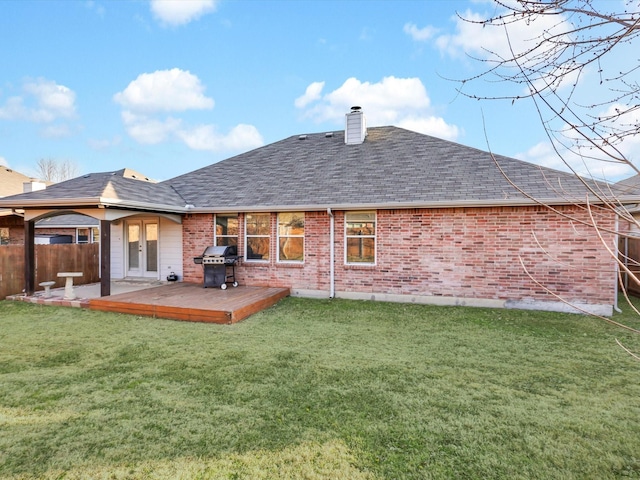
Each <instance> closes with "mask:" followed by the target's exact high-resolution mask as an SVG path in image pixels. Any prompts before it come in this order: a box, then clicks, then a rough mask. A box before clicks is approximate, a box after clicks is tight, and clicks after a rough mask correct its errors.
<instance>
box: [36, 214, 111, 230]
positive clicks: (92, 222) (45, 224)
mask: <svg viewBox="0 0 640 480" xmlns="http://www.w3.org/2000/svg"><path fill="white" fill-rule="evenodd" d="M99 224H100V221H99V220H98V219H97V218H93V217H89V216H87V215H80V214H76V213H72V214H67V215H57V216H55V217H47V218H43V219H42V220H38V221H37V222H36V228H78V227H97V226H98V225H99Z"/></svg>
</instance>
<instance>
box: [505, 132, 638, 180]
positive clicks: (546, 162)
mask: <svg viewBox="0 0 640 480" xmlns="http://www.w3.org/2000/svg"><path fill="white" fill-rule="evenodd" d="M633 143H635V145H631V143H629V144H627V145H626V147H629V149H636V151H637V147H639V146H640V140H638V141H633ZM558 148H559V153H558V152H556V151H555V150H554V148H553V145H552V144H551V142H548V141H545V142H540V143H538V144H536V145H534V146H533V147H531V148H529V149H528V150H527V151H525V152H520V153H517V154H515V155H514V157H515V158H518V159H520V160H524V161H526V162H530V163H535V164H536V165H541V166H543V167H548V168H553V169H556V170H562V171H565V172H572V173H573V172H575V173H577V174H579V175H583V176H584V177H587V178H594V179H597V180H605V181H608V182H615V181H618V180H621V179H623V178H625V177H628V176H630V175H633V174H634V173H635V172H634V171H633V170H632V168H631V167H630V166H629V165H626V164H624V163H614V162H610V161H606V160H604V159H597V158H590V157H591V154H590V155H587V156H580V155H578V153H577V152H572V151H569V150H568V149H566V148H564V147H562V146H559V147H558ZM631 160H633V159H631Z"/></svg>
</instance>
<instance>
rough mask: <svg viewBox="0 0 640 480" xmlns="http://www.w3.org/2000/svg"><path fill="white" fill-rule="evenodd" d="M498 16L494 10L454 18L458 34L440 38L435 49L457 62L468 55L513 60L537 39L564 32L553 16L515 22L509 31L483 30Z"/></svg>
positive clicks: (436, 39) (497, 28) (463, 14)
mask: <svg viewBox="0 0 640 480" xmlns="http://www.w3.org/2000/svg"><path fill="white" fill-rule="evenodd" d="M499 13H500V12H496V11H494V10H492V11H491V14H485V13H479V12H473V11H471V10H467V11H466V12H464V13H462V14H461V15H460V16H455V17H452V18H453V20H454V21H455V33H453V34H443V35H439V36H437V37H436V38H435V45H436V47H437V48H438V49H439V50H440V51H441V52H442V53H445V54H448V55H449V56H451V57H454V58H461V57H464V56H465V55H471V56H473V57H476V58H482V59H488V58H495V57H499V58H511V57H513V55H514V54H515V55H518V54H520V53H524V52H525V51H526V50H527V49H529V48H532V47H534V46H535V45H536V44H537V42H536V39H539V38H540V37H542V36H549V35H553V34H555V33H558V32H560V31H561V29H562V27H561V25H562V20H563V19H562V17H559V16H554V15H548V16H544V15H543V16H540V17H539V18H537V19H536V21H535V22H514V23H511V24H510V25H508V26H507V28H506V30H505V27H504V26H499V25H487V26H483V25H482V24H481V23H480V22H482V21H483V20H486V19H488V18H489V17H490V16H492V15H496V14H499ZM538 53H539V52H538Z"/></svg>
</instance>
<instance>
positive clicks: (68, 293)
mask: <svg viewBox="0 0 640 480" xmlns="http://www.w3.org/2000/svg"><path fill="white" fill-rule="evenodd" d="M81 276H82V272H58V277H60V278H65V279H66V281H65V284H64V297H63V298H64V299H65V300H74V299H75V298H76V292H75V291H74V290H73V277H81Z"/></svg>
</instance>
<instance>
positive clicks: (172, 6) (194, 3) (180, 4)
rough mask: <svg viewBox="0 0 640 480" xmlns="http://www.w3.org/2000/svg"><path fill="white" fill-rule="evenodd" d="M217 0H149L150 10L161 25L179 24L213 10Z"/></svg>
mask: <svg viewBox="0 0 640 480" xmlns="http://www.w3.org/2000/svg"><path fill="white" fill-rule="evenodd" d="M217 3H218V2H217V0H151V12H152V13H153V16H154V17H155V18H156V19H158V20H159V21H160V23H162V24H163V25H168V26H173V27H175V26H179V25H185V24H187V23H189V22H191V21H193V20H197V19H199V18H200V17H202V16H203V15H205V14H207V13H211V12H214V11H215V10H216V7H217Z"/></svg>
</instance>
